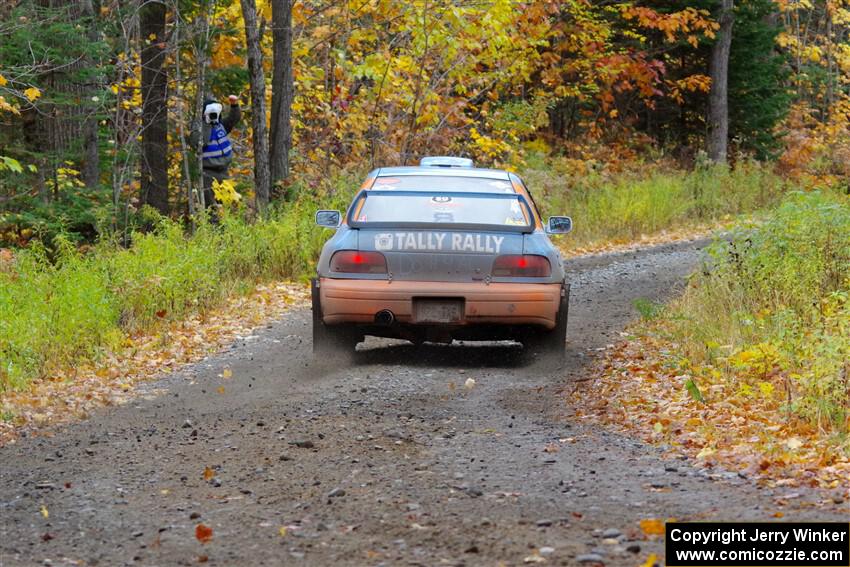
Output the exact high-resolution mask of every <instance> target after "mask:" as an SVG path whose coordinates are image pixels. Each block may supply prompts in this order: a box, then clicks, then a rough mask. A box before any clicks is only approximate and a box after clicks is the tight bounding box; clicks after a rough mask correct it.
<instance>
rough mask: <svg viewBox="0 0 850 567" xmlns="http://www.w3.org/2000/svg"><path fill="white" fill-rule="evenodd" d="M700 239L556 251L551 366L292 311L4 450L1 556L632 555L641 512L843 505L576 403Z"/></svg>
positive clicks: (4, 560) (682, 270)
mask: <svg viewBox="0 0 850 567" xmlns="http://www.w3.org/2000/svg"><path fill="white" fill-rule="evenodd" d="M702 244H703V243H699V242H698V243H686V244H678V245H668V246H662V247H657V248H653V249H650V250H644V251H640V252H633V253H626V254H619V255H605V256H595V257H585V258H581V259H577V260H573V261H571V262H570V263H569V269H570V273H571V279H572V282H573V285H572V298H573V299H572V304H571V314H570V322H569V341H568V345H567V347H568V354H569V356H568V362H567V363H566V366H565V367H564V368H560V369H553V368H550V367H546V366H545V365H543V364H542V363H539V362H537V361H536V360H535V359H534V357H532V356H529V355H527V354H524V353H523V352H522V349H521V348H520V347H518V346H511V345H510V344H491V345H486V346H470V345H458V344H455V345H452V346H437V345H426V346H424V347H421V348H418V349H417V348H414V347H412V346H410V345H407V344H406V343H401V342H392V341H377V340H374V341H370V342H368V343H366V344H365V345H361V347H360V349H362V350H358V352H356V353H355V356H354V358H353V361H352V362H351V363H350V364H344V365H339V366H334V365H333V364H327V365H319V366H317V365H315V364H312V363H310V348H311V345H310V314H309V311H303V310H302V311H297V312H293V313H291V314H290V315H289V316H287V317H285V318H284V319H282V320H280V321H277V322H275V323H273V324H271V325H269V326H268V327H267V328H265V329H262V331H261V332H258V333H257V334H256V335H255V336H251V337H246V338H245V339H244V340H242V341H239V342H238V343H237V344H234V345H233V346H232V347H231V348H230V349H229V350H228V351H226V352H224V353H222V354H221V355H219V356H216V357H214V358H211V359H208V360H206V361H204V362H202V363H200V364H198V365H195V366H193V367H190V368H189V369H187V370H186V371H183V372H180V373H178V374H174V375H171V376H169V377H168V378H166V379H165V380H162V381H159V382H157V383H154V384H150V385H149V386H146V387H145V389H144V391H143V392H142V395H141V396H140V397H139V398H137V399H136V400H135V401H134V402H132V403H130V404H128V405H127V406H124V407H121V408H113V409H108V410H103V411H101V412H100V413H99V414H97V415H96V416H95V417H94V418H92V419H90V420H88V421H86V422H83V423H78V424H75V425H72V426H68V427H65V428H62V429H58V430H56V431H55V432H54V435H53V436H52V437H50V438H42V437H39V438H28V439H23V440H21V441H20V442H19V443H17V444H15V445H12V446H8V447H6V448H3V449H0V566H2V567H7V566H13V565H15V566H17V565H103V566H114V565H163V566H169V565H195V564H198V563H199V562H203V563H206V564H209V565H499V564H504V565H522V564H524V562H525V563H533V562H542V561H543V560H545V564H548V565H579V564H584V565H593V564H603V563H604V564H605V565H640V564H642V563H643V562H644V561H645V560H646V558H647V556H648V555H649V554H650V553H658V554H661V553H662V548H663V546H662V543H661V542H660V541H648V540H645V539H644V538H643V536H642V532H641V531H640V529H639V527H638V525H639V522H640V520H642V519H646V518H668V517H675V518H678V519H682V520H684V519H695V520H708V519H716V520H738V519H752V520H773V519H774V517H773V514H774V513H775V512H776V511H777V510H778V509H779V508H778V507H777V505H776V503H775V500H774V499H775V498H777V497H783V495H784V496H791V497H792V500H791V502H793V503H794V505H793V506H787V507H786V508H784V513H785V518H784V519H786V520H789V519H824V520H825V519H830V518H831V519H843V520H846V518H847V509H846V507H845V508H840V507H839V506H838V505H835V506H832V507H831V508H826V509H825V508H823V507H812V506H810V505H809V504H811V503H812V502H814V501H816V500H817V499H818V497H819V496H818V495H817V494H815V493H809V492H806V491H802V492H801V491H800V490H795V491H794V492H795V494H793V495H787V494H784V493H787V492H789V490H788V489H785V490H784V491H783V489H781V488H780V489H775V490H770V489H760V488H757V487H756V486H755V485H754V484H753V483H752V482H751V481H749V480H746V479H743V478H740V477H738V476H737V475H734V474H725V475H724V474H721V475H715V478H709V475H706V474H705V473H704V472H702V471H700V470H697V469H695V468H692V467H691V466H690V465H689V464H688V463H687V462H684V461H671V460H664V459H663V458H662V456H661V453H660V451H659V450H658V449H656V448H653V447H649V446H647V445H644V444H643V443H640V442H637V441H635V440H632V439H629V438H627V437H624V436H621V435H618V434H614V433H610V432H606V431H605V430H604V429H602V428H600V427H599V426H598V425H593V424H589V423H582V422H578V421H577V420H575V419H573V418H571V413H570V405H569V404H570V401H569V392H570V391H571V389H572V388H573V387H574V384H573V381H574V380H576V379H579V378H581V377H582V376H583V375H584V373H586V372H587V368H586V365H587V363H588V361H589V360H590V359H591V357H592V355H593V354H594V353H595V352H596V349H600V348H604V347H605V346H606V345H608V344H612V343H614V342H616V340H617V339H618V338H619V335H618V333H619V332H620V331H621V330H622V328H623V326H624V325H625V324H626V323H627V322H628V321H629V320H630V319H631V318H633V317H634V316H635V315H636V313H635V310H634V308H633V306H632V305H633V304H632V302H633V300H635V299H637V298H646V299H650V300H660V299H663V298H665V297H668V296H669V295H670V294H672V293H675V291H676V289H677V288H679V287H680V286H681V285H682V284H683V282H684V277H685V275H686V274H687V273H688V272H689V271H691V270H692V269H693V268H694V267H695V266H696V265H697V262H698V257H699V252H698V250H699V248H700V247H701V245H702ZM364 346H365V347H366V348H363V347H364ZM225 369H227V370H225ZM231 373H232V376H231ZM228 376H230V377H228ZM473 381H474V384H473ZM547 448H548V449H547ZM555 449H557V450H555ZM205 469H208V470H207V474H206V478H205V475H204V473H205ZM844 506H846V505H844ZM200 524H202V525H203V526H204V527H208V528H211V530H212V534H211V539H210V540H209V541H208V542H207V543H201V542H200V541H198V539H197V538H196V530H197V526H198V525H200ZM202 531H203V528H202Z"/></svg>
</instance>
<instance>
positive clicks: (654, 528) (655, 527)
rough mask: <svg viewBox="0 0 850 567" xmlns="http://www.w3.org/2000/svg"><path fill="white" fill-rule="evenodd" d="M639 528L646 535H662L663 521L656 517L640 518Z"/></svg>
mask: <svg viewBox="0 0 850 567" xmlns="http://www.w3.org/2000/svg"><path fill="white" fill-rule="evenodd" d="M640 529H641V530H643V533H644V534H646V535H648V536H655V535H664V522H663V521H661V520H659V519H656V518H649V519H646V520H641V521H640Z"/></svg>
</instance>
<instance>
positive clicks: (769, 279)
mask: <svg viewBox="0 0 850 567" xmlns="http://www.w3.org/2000/svg"><path fill="white" fill-rule="evenodd" d="M642 311H643V310H642ZM632 332H633V333H634V334H635V336H636V337H635V338H634V339H633V340H631V341H628V342H627V343H625V344H624V345H621V346H620V347H619V348H618V349H617V350H615V351H614V352H612V353H611V354H610V355H609V357H608V358H607V360H606V361H605V363H604V370H603V373H602V374H603V375H602V377H601V379H600V381H599V383H598V384H597V386H599V387H598V388H594V392H593V393H591V392H590V391H587V392H585V393H584V394H583V395H585V396H588V397H593V398H594V401H593V402H592V405H594V408H595V409H594V411H596V412H599V413H603V414H605V415H606V416H608V417H609V418H612V419H614V420H615V421H617V422H620V423H622V424H624V425H626V426H627V427H631V428H637V429H639V430H640V431H642V432H643V433H644V434H645V435H646V436H648V437H650V438H654V439H656V440H659V441H663V442H665V443H667V444H668V445H670V446H673V447H677V448H679V449H682V450H684V451H686V452H691V453H693V454H694V455H695V456H697V457H699V459H701V460H704V461H705V462H706V463H708V464H710V463H712V462H718V463H722V464H726V465H729V464H731V465H732V466H734V467H737V468H743V469H745V470H747V471H748V472H751V473H755V474H758V475H763V476H767V477H773V478H777V479H778V478H783V477H785V476H796V477H798V478H802V479H805V478H809V479H810V480H813V481H814V482H817V483H819V484H822V485H827V486H835V483H836V482H837V480H838V479H839V478H846V474H847V473H848V472H850V444H849V443H848V433H850V200H848V198H847V197H846V196H839V195H834V194H828V193H796V192H795V193H791V194H789V195H788V196H787V197H786V198H785V199H784V201H783V203H782V205H781V206H780V207H779V208H778V209H776V211H774V213H773V214H772V215H770V217H769V218H768V219H767V220H766V221H765V222H763V223H761V224H760V225H759V226H758V227H752V226H745V225H744V226H740V227H739V228H738V230H737V231H736V232H735V233H734V234H733V235H732V237H731V239H730V240H729V241H726V240H719V241H717V242H716V243H715V244H714V245H713V246H712V247H711V248H710V250H709V257H708V260H707V261H706V263H705V265H704V266H703V267H702V269H701V270H700V271H698V272H697V273H695V274H694V275H693V276H692V278H691V280H690V282H689V285H688V287H687V289H686V290H685V292H684V294H683V295H682V296H681V297H680V298H679V299H677V300H675V301H673V302H672V303H670V304H669V305H667V306H666V307H664V308H663V310H662V311H661V313H660V315H658V316H656V317H651V318H645V319H644V320H643V321H641V322H639V323H637V324H636V325H635V326H634V328H633V329H632ZM605 398H607V399H605ZM842 475H844V476H843V477H842Z"/></svg>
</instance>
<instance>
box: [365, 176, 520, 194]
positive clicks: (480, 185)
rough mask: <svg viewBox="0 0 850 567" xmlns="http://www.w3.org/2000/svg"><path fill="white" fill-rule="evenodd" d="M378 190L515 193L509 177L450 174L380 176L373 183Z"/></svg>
mask: <svg viewBox="0 0 850 567" xmlns="http://www.w3.org/2000/svg"><path fill="white" fill-rule="evenodd" d="M372 189H377V190H393V189H397V190H402V191H475V192H481V193H489V192H495V193H514V188H513V185H511V182H510V181H508V180H507V179H487V178H483V177H452V176H450V175H399V176H398V177H392V176H388V177H378V178H376V179H375V183H374V184H373V185H372Z"/></svg>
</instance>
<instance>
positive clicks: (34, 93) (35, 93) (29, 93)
mask: <svg viewBox="0 0 850 567" xmlns="http://www.w3.org/2000/svg"><path fill="white" fill-rule="evenodd" d="M24 96H25V97H27V98H28V99H29V100H30V102H34V101H35V100H36V99H37V98H39V97H40V96H41V91H40V90H38V89H37V88H35V87H30V88H28V89H27V90H25V91H24Z"/></svg>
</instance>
